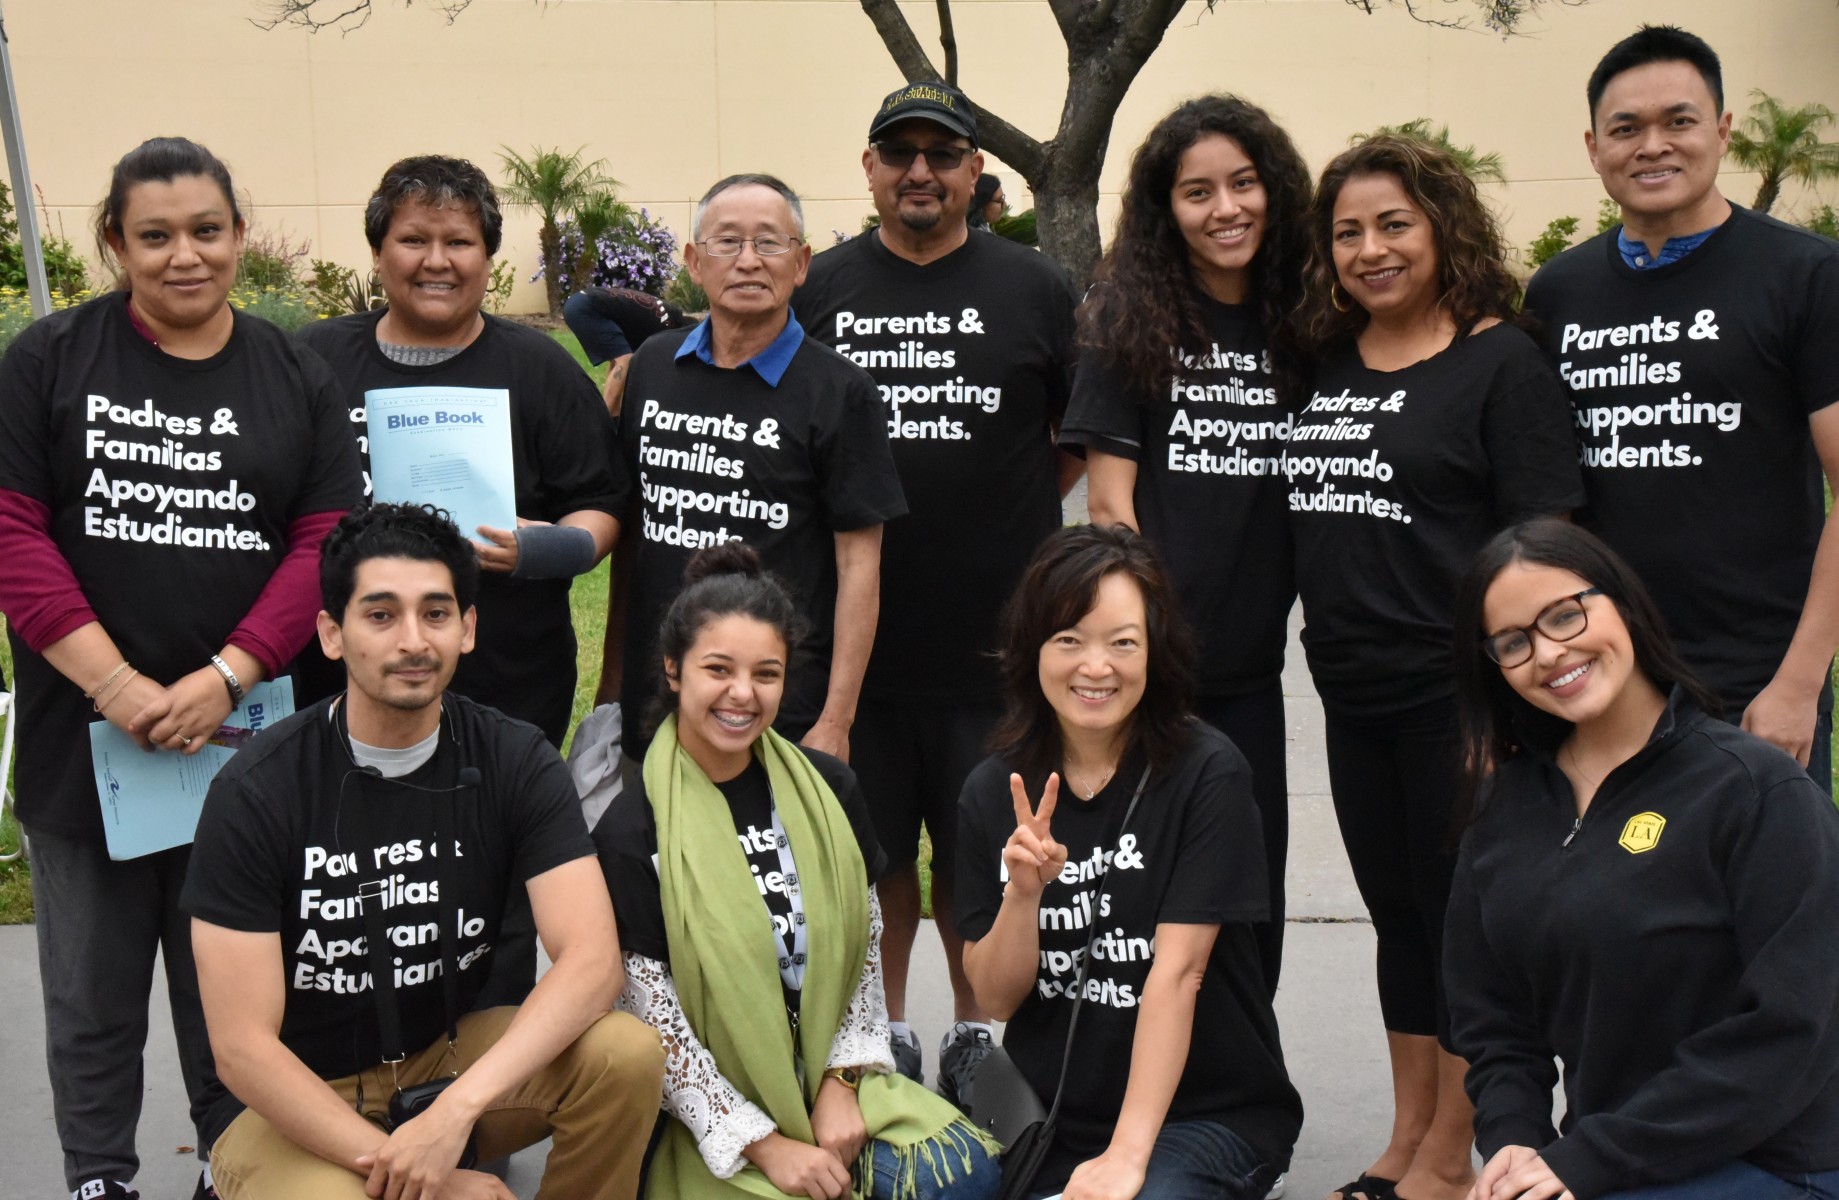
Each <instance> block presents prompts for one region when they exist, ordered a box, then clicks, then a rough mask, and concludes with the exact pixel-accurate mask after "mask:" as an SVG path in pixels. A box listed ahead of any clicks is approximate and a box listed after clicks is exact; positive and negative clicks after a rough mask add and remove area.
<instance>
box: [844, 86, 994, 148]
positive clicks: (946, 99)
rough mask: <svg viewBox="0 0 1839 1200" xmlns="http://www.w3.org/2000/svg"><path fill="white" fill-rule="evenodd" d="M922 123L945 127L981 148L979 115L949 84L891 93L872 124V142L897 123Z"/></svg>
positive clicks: (895, 90)
mask: <svg viewBox="0 0 1839 1200" xmlns="http://www.w3.org/2000/svg"><path fill="white" fill-rule="evenodd" d="M907 120H921V121H931V122H932V123H933V124H935V125H943V126H944V127H945V128H947V129H949V130H951V131H952V132H953V133H956V134H961V135H963V136H964V137H967V138H969V139H971V147H972V148H973V149H975V148H976V146H977V113H976V110H975V109H973V108H972V107H971V102H970V100H969V98H967V97H966V96H965V94H964V93H963V92H961V91H959V90H958V89H957V88H955V87H953V86H951V85H950V84H949V83H909V84H907V85H906V86H905V87H900V88H896V89H894V90H893V91H891V92H889V93H888V95H887V99H885V100H883V101H882V102H881V107H880V108H878V109H876V110H875V119H874V120H873V121H870V122H869V126H868V140H869V141H871V142H872V141H874V140H875V135H876V134H879V133H880V132H881V131H882V130H884V129H886V128H887V127H888V126H890V125H892V124H894V123H895V122H896V121H907Z"/></svg>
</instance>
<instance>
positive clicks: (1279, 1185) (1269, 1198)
mask: <svg viewBox="0 0 1839 1200" xmlns="http://www.w3.org/2000/svg"><path fill="white" fill-rule="evenodd" d="M1285 1179H1286V1176H1284V1175H1283V1174H1281V1173H1279V1174H1278V1176H1277V1182H1276V1183H1273V1184H1272V1185H1271V1190H1270V1191H1268V1192H1266V1193H1265V1194H1264V1200H1283V1185H1284V1182H1285Z"/></svg>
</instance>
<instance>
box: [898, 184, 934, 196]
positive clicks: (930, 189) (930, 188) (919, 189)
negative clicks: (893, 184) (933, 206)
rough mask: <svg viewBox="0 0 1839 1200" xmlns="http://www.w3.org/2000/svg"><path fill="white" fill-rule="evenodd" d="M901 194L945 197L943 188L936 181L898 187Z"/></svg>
mask: <svg viewBox="0 0 1839 1200" xmlns="http://www.w3.org/2000/svg"><path fill="white" fill-rule="evenodd" d="M900 194H901V195H903V196H931V197H933V198H934V199H937V200H943V199H945V189H944V188H942V187H940V186H939V185H938V184H936V183H914V184H909V185H907V186H905V187H903V188H901V189H900Z"/></svg>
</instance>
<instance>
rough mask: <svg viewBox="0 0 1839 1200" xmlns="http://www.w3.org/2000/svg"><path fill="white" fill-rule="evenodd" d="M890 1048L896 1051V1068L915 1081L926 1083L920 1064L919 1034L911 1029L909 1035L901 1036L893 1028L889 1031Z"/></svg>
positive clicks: (908, 1031)
mask: <svg viewBox="0 0 1839 1200" xmlns="http://www.w3.org/2000/svg"><path fill="white" fill-rule="evenodd" d="M888 1048H889V1049H891V1050H892V1051H893V1052H894V1069H895V1070H896V1071H899V1072H900V1073H901V1074H902V1075H905V1076H906V1077H907V1078H908V1079H911V1080H912V1081H913V1082H914V1083H924V1082H925V1080H924V1079H923V1078H922V1074H923V1072H922V1068H921V1064H920V1044H919V1035H917V1034H915V1033H914V1032H913V1031H912V1030H911V1029H909V1030H907V1036H906V1037H904V1038H903V1037H901V1036H900V1035H899V1034H898V1033H895V1032H894V1031H893V1030H891V1029H890V1030H889V1031H888Z"/></svg>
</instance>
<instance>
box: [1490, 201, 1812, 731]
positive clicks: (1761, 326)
mask: <svg viewBox="0 0 1839 1200" xmlns="http://www.w3.org/2000/svg"><path fill="white" fill-rule="evenodd" d="M1526 306H1527V309H1528V311H1530V312H1532V313H1533V314H1534V315H1535V316H1537V317H1538V319H1539V321H1540V322H1541V324H1542V326H1543V333H1542V341H1543V344H1544V347H1545V351H1546V353H1547V354H1549V355H1550V356H1551V357H1552V359H1553V361H1555V362H1556V363H1557V364H1558V372H1559V374H1560V375H1562V376H1563V377H1564V381H1565V383H1566V384H1567V385H1568V386H1569V387H1570V392H1571V402H1572V405H1573V406H1574V408H1575V410H1576V419H1577V425H1578V434H1579V437H1580V438H1581V440H1582V442H1583V467H1584V481H1585V485H1586V489H1587V491H1588V494H1589V507H1588V509H1587V510H1586V511H1585V512H1584V514H1583V517H1584V520H1585V521H1586V523H1587V524H1588V525H1589V526H1590V528H1592V529H1594V530H1595V531H1596V532H1597V533H1599V534H1601V535H1602V537H1603V539H1604V540H1605V541H1607V542H1608V543H1609V544H1610V545H1611V546H1613V547H1615V549H1616V551H1617V552H1618V553H1620V554H1621V555H1622V556H1623V557H1624V558H1626V559H1628V561H1629V564H1630V565H1631V566H1633V567H1634V568H1635V570H1636V571H1637V572H1639V574H1640V575H1641V578H1642V580H1643V581H1644V582H1645V583H1646V584H1647V586H1648V589H1649V590H1650V591H1652V592H1653V594H1654V599H1655V601H1656V602H1658V603H1659V605H1660V611H1661V614H1662V615H1663V616H1665V617H1666V620H1667V629H1668V631H1669V632H1670V633H1671V634H1672V635H1673V640H1674V642H1675V643H1676V644H1677V645H1678V646H1679V649H1680V652H1681V654H1682V655H1684V657H1685V659H1686V662H1687V663H1688V664H1690V665H1691V666H1692V668H1693V670H1694V671H1696V672H1697V673H1698V674H1699V675H1700V676H1701V677H1702V678H1703V679H1704V680H1705V681H1706V683H1708V684H1710V685H1711V686H1712V687H1714V688H1715V689H1716V690H1717V691H1718V693H1719V695H1720V697H1721V698H1722V699H1723V701H1724V703H1725V705H1726V708H1727V710H1728V711H1729V712H1730V713H1731V714H1732V715H1733V716H1734V715H1737V714H1739V713H1741V712H1742V711H1743V709H1744V707H1745V706H1747V705H1748V704H1749V702H1750V701H1751V700H1752V699H1754V698H1755V696H1756V693H1757V692H1759V691H1761V690H1762V688H1763V687H1764V685H1766V684H1767V683H1768V682H1769V680H1770V678H1771V677H1773V676H1774V674H1775V669H1776V667H1777V666H1779V665H1780V663H1781V660H1782V657H1783V656H1784V655H1785V654H1786V653H1787V650H1788V643H1789V641H1790V640H1792V638H1793V636H1794V629H1795V626H1796V624H1797V623H1798V622H1799V621H1800V616H1801V607H1802V605H1803V604H1804V603H1805V602H1806V600H1807V583H1808V579H1809V577H1810V575H1811V573H1812V570H1813V554H1814V546H1815V544H1816V543H1817V542H1818V541H1819V539H1820V530H1821V527H1822V522H1823V519H1824V514H1825V507H1824V503H1823V492H1822V489H1821V486H1820V483H1821V479H1820V465H1819V460H1818V458H1817V457H1816V455H1815V453H1814V449H1813V442H1812V437H1811V435H1810V433H1809V431H1808V426H1807V418H1808V417H1809V416H1810V415H1811V414H1813V413H1815V412H1818V411H1819V410H1821V409H1823V408H1825V407H1826V406H1827V405H1829V404H1832V403H1833V402H1834V401H1839V245H1835V244H1834V243H1832V242H1830V241H1827V240H1826V239H1825V238H1821V237H1818V236H1816V235H1814V234H1811V233H1808V232H1807V231H1806V230H1803V229H1796V228H1794V227H1793V226H1791V225H1784V224H1782V223H1781V222H1780V221H1776V220H1772V219H1770V218H1769V217H1766V216H1759V215H1757V214H1755V213H1752V212H1750V211H1749V210H1747V209H1743V208H1733V209H1732V210H1731V216H1730V219H1729V220H1728V221H1726V222H1725V223H1724V225H1723V226H1722V227H1720V228H1719V229H1718V231H1717V232H1715V233H1713V234H1712V235H1711V238H1710V239H1709V240H1708V241H1706V242H1705V244H1704V245H1702V246H1700V247H1699V248H1698V249H1697V250H1695V251H1693V252H1692V253H1691V254H1688V255H1687V256H1686V257H1685V258H1682V259H1680V260H1679V261H1678V262H1674V263H1671V264H1668V265H1667V266H1664V267H1657V268H1654V269H1653V270H1648V271H1637V270H1635V269H1634V268H1632V267H1630V266H1628V264H1627V263H1624V262H1623V261H1622V256H1621V254H1620V253H1619V252H1618V251H1617V249H1616V234H1615V232H1614V231H1611V232H1609V233H1606V234H1603V235H1602V236H1600V237H1598V238H1595V239H1593V240H1592V241H1589V242H1586V243H1584V244H1583V245H1581V246H1579V247H1577V248H1576V249H1574V250H1570V251H1567V252H1566V253H1564V254H1561V255H1559V256H1558V257H1557V258H1555V259H1553V260H1552V261H1551V262H1549V263H1547V264H1546V265H1545V267H1544V268H1542V269H1541V270H1540V272H1539V273H1538V274H1537V275H1536V276H1534V277H1533V281H1532V284H1531V286H1530V287H1528V288H1527V291H1526Z"/></svg>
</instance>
